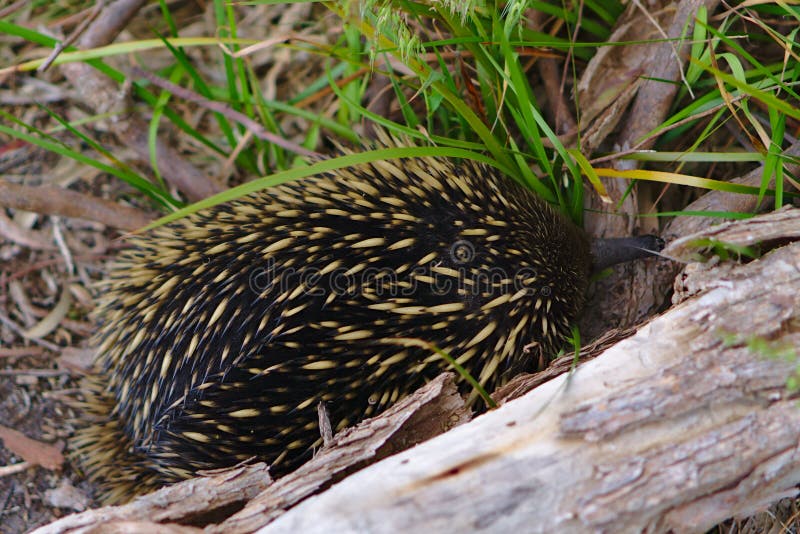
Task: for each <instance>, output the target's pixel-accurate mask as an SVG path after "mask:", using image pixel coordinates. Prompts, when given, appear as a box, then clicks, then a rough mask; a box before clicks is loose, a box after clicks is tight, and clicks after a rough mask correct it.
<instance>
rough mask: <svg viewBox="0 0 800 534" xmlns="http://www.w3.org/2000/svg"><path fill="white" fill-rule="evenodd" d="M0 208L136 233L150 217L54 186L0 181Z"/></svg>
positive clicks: (132, 209)
mask: <svg viewBox="0 0 800 534" xmlns="http://www.w3.org/2000/svg"><path fill="white" fill-rule="evenodd" d="M0 206H3V207H6V208H14V209H20V210H26V211H34V212H36V213H43V214H46V215H63V216H65V217H75V218H78V219H87V220H90V221H96V222H99V223H103V224H105V225H106V226H110V227H112V228H119V229H122V230H136V229H137V228H141V227H142V226H145V225H146V224H148V223H149V222H150V221H151V220H152V218H151V217H149V216H148V215H147V214H145V213H143V212H142V211H140V210H138V209H136V208H130V207H127V206H121V205H120V204H117V203H116V202H112V201H110V200H104V199H102V198H97V197H93V196H90V195H85V194H83V193H78V192H77V191H70V190H69V189H64V188H61V187H56V186H48V185H42V186H28V185H19V184H12V183H10V182H6V181H5V180H0Z"/></svg>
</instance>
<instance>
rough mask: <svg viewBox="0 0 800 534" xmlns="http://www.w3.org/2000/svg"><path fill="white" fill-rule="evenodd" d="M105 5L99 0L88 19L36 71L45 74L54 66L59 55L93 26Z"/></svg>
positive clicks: (59, 44) (102, 0)
mask: <svg viewBox="0 0 800 534" xmlns="http://www.w3.org/2000/svg"><path fill="white" fill-rule="evenodd" d="M105 3H106V2H105V0H97V4H95V6H94V7H93V8H92V11H91V13H89V16H88V17H86V18H85V19H84V20H83V21H82V22H81V23H80V24H79V25H78V27H77V28H75V31H73V32H72V34H71V35H70V36H69V37H67V38H66V39H64V40H63V41H61V42H59V43H58V44H57V45H56V47H55V48H54V49H53V51H52V52H51V53H50V55H49V56H48V57H47V59H45V60H44V63H42V64H41V65H39V68H38V69H36V71H37V72H44V71H46V70H47V69H48V68H50V65H52V63H53V61H55V59H56V58H57V57H58V56H59V54H61V52H63V51H64V49H65V48H66V47H68V46H69V45H71V44H72V43H74V42H75V40H76V39H77V38H78V37H79V36H80V35H81V34H82V33H83V32H84V31H86V28H88V27H89V24H91V23H92V21H94V19H96V18H97V16H98V15H99V14H100V12H101V11H102V10H103V7H105Z"/></svg>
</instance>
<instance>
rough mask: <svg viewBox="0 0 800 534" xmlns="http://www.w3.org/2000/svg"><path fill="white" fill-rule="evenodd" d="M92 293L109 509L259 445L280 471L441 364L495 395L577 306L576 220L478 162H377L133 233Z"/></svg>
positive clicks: (92, 457)
mask: <svg viewBox="0 0 800 534" xmlns="http://www.w3.org/2000/svg"><path fill="white" fill-rule="evenodd" d="M131 243H132V248H131V249H130V250H127V251H125V252H123V253H122V254H121V255H120V257H119V259H118V260H117V262H116V265H115V266H114V268H113V270H112V272H111V274H110V281H109V285H108V287H107V288H106V289H105V290H104V294H103V297H102V301H101V302H100V304H99V311H98V316H99V318H100V322H101V326H100V330H99V333H98V335H97V338H96V339H97V354H96V363H95V365H96V374H95V376H94V377H93V378H92V380H91V383H92V384H93V386H92V388H91V398H90V399H89V400H88V404H89V405H90V406H91V409H92V411H93V412H94V413H95V414H96V416H97V417H98V418H99V420H98V422H97V423H96V424H94V425H93V426H90V427H88V428H85V429H83V430H81V431H80V432H79V433H78V435H77V438H76V440H75V443H76V446H77V456H78V457H79V458H80V459H81V463H82V465H83V467H84V469H85V471H86V472H87V474H88V475H89V477H90V478H93V479H95V480H96V481H97V482H98V483H99V485H100V487H101V488H102V490H103V491H104V492H105V494H104V497H105V500H106V501H107V502H120V501H123V500H125V499H127V498H130V497H131V496H132V495H134V494H136V493H139V492H141V491H143V490H146V489H151V488H153V487H155V486H158V485H161V484H164V483H168V482H172V481H176V480H179V479H184V478H188V477H190V476H191V475H192V474H193V473H194V472H195V471H197V470H200V469H209V468H217V467H222V466H228V465H232V464H235V463H237V462H239V461H241V460H242V459H246V458H251V457H253V456H256V457H258V458H260V459H262V460H264V461H266V462H268V463H270V464H271V466H272V470H273V472H277V473H279V474H280V473H283V472H286V471H288V470H291V469H293V468H295V467H297V466H298V465H299V464H300V463H302V462H304V461H305V460H307V459H308V458H310V456H311V454H312V452H313V450H314V448H315V447H317V446H318V445H320V443H321V438H320V432H319V429H318V415H317V405H318V403H320V402H325V403H327V408H328V411H329V414H330V417H331V421H332V422H333V424H334V426H335V427H336V428H337V429H341V428H343V427H345V426H347V425H351V424H353V423H356V422H358V421H359V420H361V419H363V418H365V417H367V416H371V415H375V414H377V413H379V412H381V411H382V410H384V409H385V408H387V407H388V406H389V405H391V404H392V403H393V402H395V401H396V400H397V399H399V398H400V397H401V396H403V395H405V394H406V393H408V392H411V391H413V390H414V389H416V388H418V387H419V386H421V385H423V384H424V383H425V382H426V381H428V380H430V379H431V378H432V377H434V376H435V375H437V374H438V373H440V372H441V371H442V370H443V369H445V368H447V367H448V365H447V363H446V362H445V361H443V360H442V359H441V358H440V357H439V356H438V355H436V354H433V353H431V352H430V351H426V350H423V349H420V348H416V347H409V346H407V345H404V344H401V343H398V342H397V340H398V339H399V338H418V339H423V340H425V341H427V342H429V343H431V344H433V345H435V346H437V347H439V348H441V349H443V350H444V351H447V352H448V353H449V354H451V355H452V356H453V357H454V358H455V359H456V361H457V362H458V363H460V364H461V365H462V366H463V367H464V368H466V370H467V371H468V372H469V373H470V374H471V375H472V376H474V377H475V378H476V379H477V380H478V381H479V382H480V383H481V384H482V385H483V386H484V387H485V388H487V389H488V390H492V389H494V388H496V387H497V386H499V385H501V384H503V383H505V382H506V381H507V380H508V379H509V378H510V377H511V376H513V375H514V374H515V373H517V372H519V371H521V370H525V369H530V368H531V367H532V366H533V361H534V359H533V358H532V357H531V356H530V355H529V354H528V355H526V354H525V351H524V350H523V347H524V346H526V345H530V344H531V343H534V344H536V345H538V347H539V349H540V350H541V351H542V352H543V353H545V354H550V353H552V352H554V350H555V349H557V348H558V346H559V345H560V344H561V342H562V340H563V338H564V337H565V335H567V334H568V333H569V332H570V326H571V324H572V323H573V321H574V320H575V319H576V317H577V316H578V313H579V311H580V310H581V308H582V305H583V302H584V292H585V290H586V286H587V279H588V276H589V274H590V268H591V263H592V260H591V253H590V246H589V242H588V240H587V238H586V237H585V235H584V233H583V232H582V231H581V230H580V229H578V228H577V227H576V226H574V225H573V224H572V223H571V222H570V221H569V220H567V219H566V218H565V217H563V216H562V215H560V214H559V213H558V212H557V211H556V210H554V209H553V208H551V207H550V206H549V205H548V204H547V203H545V202H543V201H541V200H540V199H539V198H538V197H537V196H535V195H534V194H533V193H532V192H530V191H529V190H527V189H525V188H524V187H522V186H520V185H518V184H517V183H516V182H514V181H512V180H510V179H509V178H507V177H505V176H502V175H500V174H499V173H498V172H497V171H496V170H494V169H492V168H490V167H488V166H486V165H483V164H480V163H476V162H473V161H462V162H455V161H452V160H448V159H441V158H434V157H420V158H414V159H405V160H397V161H381V162H376V163H373V164H370V165H364V166H359V167H356V168H349V169H344V170H337V171H333V172H330V173H324V174H320V175H317V176H313V177H310V178H306V179H303V180H300V181H296V182H292V183H288V184H285V185H281V186H277V187H273V188H270V189H268V190H265V191H262V192H259V193H256V194H252V195H250V196H247V197H245V198H242V199H240V200H237V201H233V202H230V203H227V204H223V205H219V206H216V207H214V208H211V209H208V210H205V211H201V212H199V213H197V214H194V215H191V216H189V217H186V218H184V219H181V220H179V221H177V222H174V223H171V224H168V225H166V226H163V227H160V228H158V229H156V230H155V231H153V232H150V233H149V234H148V235H146V236H137V237H134V238H132V239H131Z"/></svg>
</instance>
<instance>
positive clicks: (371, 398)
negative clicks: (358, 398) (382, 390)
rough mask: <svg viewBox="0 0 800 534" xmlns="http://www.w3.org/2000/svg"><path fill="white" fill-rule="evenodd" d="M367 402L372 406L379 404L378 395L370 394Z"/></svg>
mask: <svg viewBox="0 0 800 534" xmlns="http://www.w3.org/2000/svg"><path fill="white" fill-rule="evenodd" d="M367 404H369V405H370V406H374V405H375V404H378V396H377V395H375V394H374V393H373V394H372V395H370V396H369V398H368V399H367Z"/></svg>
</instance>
